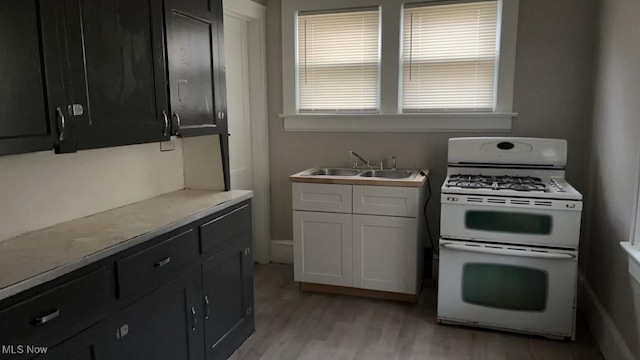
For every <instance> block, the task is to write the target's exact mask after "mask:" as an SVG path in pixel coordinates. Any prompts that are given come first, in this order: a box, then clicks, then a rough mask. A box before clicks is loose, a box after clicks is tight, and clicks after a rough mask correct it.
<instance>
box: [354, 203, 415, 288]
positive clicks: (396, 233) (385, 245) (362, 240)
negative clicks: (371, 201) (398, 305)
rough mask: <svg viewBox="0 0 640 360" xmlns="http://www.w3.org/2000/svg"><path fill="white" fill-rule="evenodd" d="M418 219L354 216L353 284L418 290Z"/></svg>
mask: <svg viewBox="0 0 640 360" xmlns="http://www.w3.org/2000/svg"><path fill="white" fill-rule="evenodd" d="M417 233H418V232H417V220H416V219H412V218H401V217H391V216H373V215H353V252H354V254H353V286H354V287H357V288H363V289H371V290H381V291H391V292H399V293H407V294H416V293H417V283H416V282H417V280H416V278H417V275H416V269H417V266H418V258H419V255H420V254H419V252H420V251H422V249H418V237H417Z"/></svg>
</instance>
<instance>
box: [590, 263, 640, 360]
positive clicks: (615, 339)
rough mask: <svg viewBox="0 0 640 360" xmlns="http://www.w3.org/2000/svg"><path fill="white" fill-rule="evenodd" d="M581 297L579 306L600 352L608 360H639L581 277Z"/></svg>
mask: <svg viewBox="0 0 640 360" xmlns="http://www.w3.org/2000/svg"><path fill="white" fill-rule="evenodd" d="M579 279H580V281H579V282H580V290H581V293H582V294H581V295H582V296H579V297H578V301H579V303H578V306H579V309H580V311H581V312H582V314H583V315H585V316H586V318H587V321H588V323H589V328H590V329H591V334H593V337H594V339H595V341H596V343H598V346H599V347H600V352H602V355H603V356H604V358H605V359H607V360H618V359H620V360H638V359H637V358H636V357H634V356H633V353H631V350H629V347H628V346H627V344H626V343H625V341H624V338H623V337H622V335H621V334H620V332H619V331H618V328H616V325H615V324H614V322H613V320H612V319H611V316H609V313H607V311H606V310H605V308H604V306H602V303H601V302H600V299H598V296H597V295H596V293H595V292H594V291H593V289H592V288H591V285H589V283H588V282H587V281H586V279H585V278H584V277H583V276H582V274H580V275H579Z"/></svg>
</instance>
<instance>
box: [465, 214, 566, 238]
mask: <svg viewBox="0 0 640 360" xmlns="http://www.w3.org/2000/svg"><path fill="white" fill-rule="evenodd" d="M552 225H553V219H552V217H551V216H550V215H538V214H523V213H510V212H504V211H480V210H469V211H467V213H466V215H465V226H466V227H467V229H473V230H484V231H497V232H507V233H513V234H534V235H549V234H551V229H552Z"/></svg>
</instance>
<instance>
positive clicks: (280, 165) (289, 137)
mask: <svg viewBox="0 0 640 360" xmlns="http://www.w3.org/2000/svg"><path fill="white" fill-rule="evenodd" d="M346 3H348V1H345V4H346ZM596 4H597V2H596V1H585V0H562V1H550V0H545V1H540V0H521V1H520V19H519V30H518V46H517V62H516V74H515V94H514V110H515V111H517V112H519V113H520V116H519V117H518V118H517V119H515V120H514V124H513V131H512V132H511V133H509V134H498V135H512V136H541V137H559V138H566V139H568V140H569V169H568V178H569V180H570V181H571V182H573V183H574V184H575V185H576V186H577V187H578V189H580V190H584V188H585V181H584V178H585V176H586V174H587V172H586V167H587V164H588V162H587V149H588V146H587V145H586V142H587V141H588V139H589V133H590V123H591V121H590V119H591V115H592V96H593V86H592V82H593V68H594V63H593V58H592V57H593V56H592V55H593V53H594V33H595V17H596ZM280 17H281V2H280V0H268V3H267V72H268V89H269V94H268V103H269V137H270V138H269V142H270V144H271V145H270V171H271V232H272V236H271V237H272V239H275V240H291V239H292V238H293V235H292V222H291V193H290V191H291V185H290V183H289V181H288V178H287V177H288V176H289V175H291V174H293V173H295V172H297V171H300V170H303V169H306V168H309V167H312V166H316V165H347V164H348V159H349V156H348V152H349V150H354V151H357V152H359V153H360V154H361V155H363V156H364V157H368V158H385V157H386V158H389V157H391V156H392V155H396V156H397V158H398V166H399V167H404V168H418V167H429V168H431V169H432V174H433V177H432V185H433V187H434V190H436V191H435V195H436V196H434V199H435V200H434V201H433V203H432V204H431V205H430V209H429V211H430V220H431V222H432V223H433V224H434V225H435V226H433V229H432V231H433V232H434V235H437V233H438V232H439V228H438V226H437V223H438V222H439V203H438V191H437V188H439V187H440V185H441V183H442V180H443V178H444V175H445V171H446V152H447V140H448V138H449V137H454V136H473V135H487V134H486V133H484V134H473V133H424V132H414V133H389V134H385V133H320V132H315V133H310V132H308V133H299V132H285V131H284V130H283V122H282V119H280V118H279V117H278V114H280V113H281V112H282V64H281V61H282V60H281V59H282V55H281V53H282V52H281V26H280ZM489 135H490V134H489Z"/></svg>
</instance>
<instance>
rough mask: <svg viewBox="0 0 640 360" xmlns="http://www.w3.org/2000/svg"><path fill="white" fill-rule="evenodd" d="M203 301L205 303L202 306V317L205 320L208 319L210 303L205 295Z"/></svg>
mask: <svg viewBox="0 0 640 360" xmlns="http://www.w3.org/2000/svg"><path fill="white" fill-rule="evenodd" d="M204 303H205V305H206V306H205V308H204V319H205V320H209V305H210V304H211V303H210V302H209V297H208V296H206V295H205V297H204Z"/></svg>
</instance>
